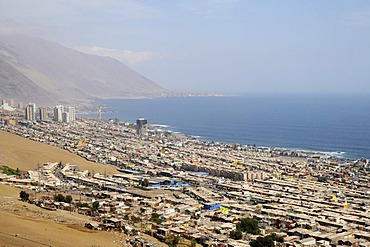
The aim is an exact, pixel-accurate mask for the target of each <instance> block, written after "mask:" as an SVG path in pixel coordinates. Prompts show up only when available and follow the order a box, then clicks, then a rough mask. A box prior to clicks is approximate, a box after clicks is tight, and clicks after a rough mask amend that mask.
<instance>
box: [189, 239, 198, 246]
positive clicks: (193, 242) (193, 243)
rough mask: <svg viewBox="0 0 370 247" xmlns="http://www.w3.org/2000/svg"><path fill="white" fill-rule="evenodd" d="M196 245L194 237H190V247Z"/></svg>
mask: <svg viewBox="0 0 370 247" xmlns="http://www.w3.org/2000/svg"><path fill="white" fill-rule="evenodd" d="M196 246H197V241H195V240H194V239H192V240H191V241H190V247H196Z"/></svg>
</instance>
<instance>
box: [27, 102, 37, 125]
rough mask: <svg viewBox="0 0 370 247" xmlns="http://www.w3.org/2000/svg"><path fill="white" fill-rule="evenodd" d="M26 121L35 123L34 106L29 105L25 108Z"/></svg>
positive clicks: (32, 104)
mask: <svg viewBox="0 0 370 247" xmlns="http://www.w3.org/2000/svg"><path fill="white" fill-rule="evenodd" d="M26 119H27V120H28V121H36V104H34V103H29V104H28V105H27V107H26Z"/></svg>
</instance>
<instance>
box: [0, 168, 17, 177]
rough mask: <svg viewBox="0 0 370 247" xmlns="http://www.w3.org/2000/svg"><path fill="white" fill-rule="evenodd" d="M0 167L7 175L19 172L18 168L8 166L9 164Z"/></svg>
mask: <svg viewBox="0 0 370 247" xmlns="http://www.w3.org/2000/svg"><path fill="white" fill-rule="evenodd" d="M0 169H1V170H3V172H4V173H5V174H6V175H8V176H11V175H20V172H19V169H18V168H17V169H13V168H10V167H9V166H0Z"/></svg>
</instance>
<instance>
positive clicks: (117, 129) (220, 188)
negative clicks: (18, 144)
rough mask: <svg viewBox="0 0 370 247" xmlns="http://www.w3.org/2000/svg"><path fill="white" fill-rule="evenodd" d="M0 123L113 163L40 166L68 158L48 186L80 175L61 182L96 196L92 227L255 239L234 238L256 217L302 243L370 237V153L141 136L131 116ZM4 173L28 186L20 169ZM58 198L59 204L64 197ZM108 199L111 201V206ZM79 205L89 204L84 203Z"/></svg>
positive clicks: (207, 240) (151, 132) (266, 230)
mask: <svg viewBox="0 0 370 247" xmlns="http://www.w3.org/2000/svg"><path fill="white" fill-rule="evenodd" d="M1 129H2V130H3V131H7V132H10V133H13V134H17V135H19V136H21V137H26V138H28V139H31V140H34V141H37V142H43V143H47V144H50V145H53V146H56V147H59V148H62V149H65V150H67V151H69V152H71V153H75V154H78V155H79V156H81V157H83V158H84V159H86V160H89V161H93V162H94V164H98V163H100V164H105V165H106V167H107V168H108V167H110V168H111V167H112V166H113V167H116V169H117V171H116V172H115V171H111V172H112V173H110V172H103V173H95V171H94V167H93V166H91V168H90V167H89V166H85V168H83V169H87V170H88V172H82V171H81V172H79V171H78V170H77V169H78V168H77V167H78V166H79V165H80V164H79V161H75V162H76V163H75V164H73V165H68V164H65V163H64V162H62V164H60V163H59V160H52V162H56V163H48V164H47V165H45V166H42V168H41V170H40V172H41V173H42V174H54V173H55V174H56V172H55V171H57V170H60V168H61V167H60V168H58V169H56V170H55V171H54V170H53V169H51V168H50V167H56V166H60V165H61V166H63V169H62V170H63V172H62V174H63V175H62V176H60V174H59V176H58V179H59V180H54V177H53V176H45V177H43V178H41V179H42V181H43V184H44V185H43V186H42V188H41V190H51V191H52V193H53V194H54V191H55V192H56V191H59V192H62V190H61V188H59V186H60V184H62V185H63V184H65V183H66V182H67V181H73V183H70V184H69V185H68V186H64V187H63V189H64V191H65V194H68V193H72V194H73V193H74V195H75V198H74V200H76V201H77V202H78V200H79V199H78V197H79V195H81V193H83V194H84V196H83V200H84V201H83V202H84V203H87V204H86V205H90V204H92V203H93V201H95V200H97V201H98V202H99V205H98V211H97V212H96V213H94V215H95V218H94V219H95V220H97V222H96V223H92V224H88V226H90V227H92V228H94V229H95V228H96V227H97V228H99V227H100V228H101V229H112V230H116V231H121V230H123V229H126V230H127V229H130V228H133V229H137V231H143V232H146V233H148V234H152V235H154V236H156V237H157V238H158V239H162V240H163V241H172V240H170V236H181V238H183V239H184V241H185V239H191V240H194V241H196V242H198V243H201V244H203V245H206V246H209V245H210V244H212V243H213V242H214V241H217V242H219V243H225V244H228V245H230V244H231V246H235V245H237V244H239V246H240V245H241V246H248V245H249V243H252V241H253V240H252V239H255V238H256V237H257V235H255V234H256V233H244V234H241V237H242V238H243V239H244V240H243V241H242V242H234V240H233V239H232V238H238V237H237V236H238V234H236V232H237V231H243V229H241V228H239V227H238V222H239V220H240V219H244V218H254V219H256V220H257V221H258V223H259V228H260V229H261V232H260V234H262V235H264V236H269V234H270V233H277V234H278V235H279V236H283V237H284V241H285V242H286V244H294V243H297V244H299V243H303V242H305V241H307V239H306V237H307V236H310V241H311V242H315V243H316V241H317V242H319V241H321V240H322V239H324V240H325V241H326V242H328V243H330V244H336V243H338V241H339V240H342V239H343V238H344V237H343V236H345V238H346V241H351V242H356V243H359V244H360V246H361V244H362V243H365V242H366V241H367V240H366V239H367V237H368V233H367V231H366V229H365V228H366V227H368V226H369V224H370V223H369V222H370V213H369V212H368V210H367V207H368V206H369V205H368V199H367V198H368V194H367V191H368V186H369V180H368V175H369V172H368V167H367V165H368V161H367V160H366V159H360V160H350V159H343V158H337V157H331V156H328V155H325V154H320V153H311V152H300V151H292V150H282V149H271V148H263V147H255V146H245V145H239V144H224V143H218V142H206V141H201V140H198V139H196V138H190V137H186V136H184V135H179V134H175V133H170V132H166V131H158V130H156V129H150V128H149V129H148V135H144V136H141V137H140V136H138V135H137V131H136V126H134V125H133V124H129V123H124V122H115V121H96V120H93V119H86V118H80V119H77V120H76V121H75V122H73V123H70V124H64V123H58V122H49V123H44V124H38V123H36V122H34V123H31V122H27V121H19V122H18V124H16V125H12V124H4V125H3V126H1ZM7 135H9V134H7ZM13 150H14V149H13ZM15 150H16V148H15ZM5 156H7V155H5ZM40 162H41V163H45V162H47V161H46V160H44V161H40ZM65 162H66V163H67V162H68V161H65ZM14 168H16V167H14ZM107 170H108V169H107ZM29 174H35V172H31V173H29ZM25 179H28V180H24V181H30V180H29V179H31V180H32V177H29V178H25ZM49 180H50V181H49ZM52 180H53V181H54V184H53V183H52V182H51V181H52ZM7 181H8V183H15V184H18V186H20V187H22V186H24V187H23V188H26V187H27V186H25V185H24V181H22V179H19V178H16V179H15V178H14V177H9V178H7ZM59 181H60V182H59ZM34 182H37V179H36V180H35V181H34ZM58 184H59V185H58ZM80 185H83V187H81V186H80ZM30 188H32V187H30ZM37 188H38V186H35V187H34V189H37ZM76 190H77V194H76ZM51 205H53V206H55V207H57V205H59V206H58V207H59V208H60V210H61V209H62V207H61V204H60V203H59V204H58V202H51ZM78 205H79V204H78ZM107 205H114V206H113V207H112V206H109V207H108V208H109V210H108V209H107ZM73 210H76V212H85V213H86V211H83V210H82V211H81V209H80V208H78V207H77V206H73ZM85 210H86V209H85ZM107 210H108V211H109V216H108V215H107ZM138 215H139V216H140V219H139V220H138V219H137V216H138ZM359 216H361V217H359ZM337 218H339V219H340V220H339V221H338V220H336V219H337ZM86 223H88V222H86ZM235 228H236V230H235ZM126 230H125V231H126ZM235 231H236V232H235Z"/></svg>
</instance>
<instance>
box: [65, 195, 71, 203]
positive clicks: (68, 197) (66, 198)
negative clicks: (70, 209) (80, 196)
mask: <svg viewBox="0 0 370 247" xmlns="http://www.w3.org/2000/svg"><path fill="white" fill-rule="evenodd" d="M72 200H73V198H72V196H71V195H66V197H65V198H64V202H67V203H71V202H72Z"/></svg>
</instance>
